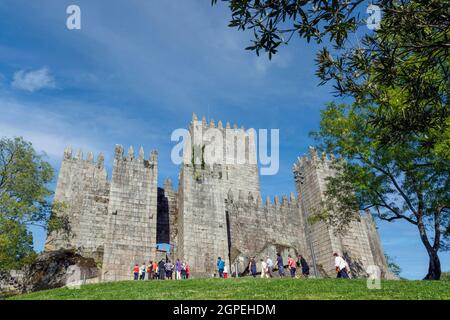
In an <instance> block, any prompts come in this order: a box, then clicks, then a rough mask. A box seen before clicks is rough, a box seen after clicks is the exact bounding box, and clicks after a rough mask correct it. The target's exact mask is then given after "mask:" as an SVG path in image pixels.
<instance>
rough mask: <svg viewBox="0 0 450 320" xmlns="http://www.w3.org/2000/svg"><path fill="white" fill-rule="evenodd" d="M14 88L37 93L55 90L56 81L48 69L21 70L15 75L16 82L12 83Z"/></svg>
mask: <svg viewBox="0 0 450 320" xmlns="http://www.w3.org/2000/svg"><path fill="white" fill-rule="evenodd" d="M11 85H12V87H13V88H16V89H20V90H25V91H29V92H35V91H38V90H41V89H45V88H54V87H55V80H54V79H53V77H52V75H51V74H50V72H49V70H48V68H46V67H43V68H41V69H37V70H32V71H28V72H27V71H25V70H19V71H17V72H16V73H14V80H13V81H12V83H11Z"/></svg>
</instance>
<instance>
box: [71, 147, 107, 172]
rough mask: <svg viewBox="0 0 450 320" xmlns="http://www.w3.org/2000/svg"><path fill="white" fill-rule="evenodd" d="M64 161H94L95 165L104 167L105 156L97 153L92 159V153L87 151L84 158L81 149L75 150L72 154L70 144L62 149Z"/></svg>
mask: <svg viewBox="0 0 450 320" xmlns="http://www.w3.org/2000/svg"><path fill="white" fill-rule="evenodd" d="M63 160H64V161H67V160H69V161H75V162H76V161H78V162H80V163H92V164H93V163H95V164H96V165H97V167H98V168H103V167H104V162H105V156H104V155H103V153H101V152H100V153H99V154H98V156H97V159H96V160H95V159H94V153H93V152H91V151H89V152H88V153H87V156H86V158H84V156H83V151H82V150H81V149H78V150H77V153H76V154H75V155H73V153H72V148H71V147H70V146H68V147H66V149H64V159H63Z"/></svg>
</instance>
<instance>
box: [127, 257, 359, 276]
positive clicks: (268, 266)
mask: <svg viewBox="0 0 450 320" xmlns="http://www.w3.org/2000/svg"><path fill="white" fill-rule="evenodd" d="M333 256H334V262H335V267H336V274H337V277H338V278H344V279H348V278H349V270H350V267H349V265H348V263H347V261H345V259H344V258H343V257H341V256H340V255H339V254H337V253H333ZM256 263H257V262H256V257H251V258H250V262H249V265H248V270H249V274H250V275H252V276H253V277H254V278H255V277H256V276H257V265H256ZM260 263H261V265H260V266H261V278H272V277H273V270H274V263H273V261H272V259H270V257H269V256H267V257H266V258H265V259H261V260H260ZM216 266H217V271H218V274H219V277H220V278H227V277H228V267H227V266H226V264H225V260H224V259H222V258H221V257H218V258H217V265H216ZM276 266H277V269H278V275H279V276H280V277H285V276H286V274H285V264H284V261H283V257H282V256H281V254H280V253H277V257H276ZM287 269H288V270H289V274H290V276H291V277H292V278H295V277H296V275H297V269H300V270H301V275H302V276H303V277H305V278H307V277H309V266H308V263H307V262H306V260H305V258H304V257H303V256H302V255H299V256H298V257H297V260H294V258H293V257H292V255H290V254H289V255H288V259H287ZM133 274H134V280H156V279H159V280H165V279H168V280H173V279H175V280H181V279H189V266H188V264H187V262H186V261H181V260H179V259H177V261H176V262H175V264H173V263H172V262H171V261H170V260H169V259H165V260H164V259H161V260H160V261H159V262H158V263H156V261H155V262H154V261H149V263H148V264H146V263H145V262H143V263H142V265H141V266H140V267H139V265H138V264H137V263H136V265H135V266H134V268H133Z"/></svg>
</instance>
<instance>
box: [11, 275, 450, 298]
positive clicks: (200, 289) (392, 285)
mask: <svg viewBox="0 0 450 320" xmlns="http://www.w3.org/2000/svg"><path fill="white" fill-rule="evenodd" d="M10 299H17V300H22V299H38V300H39V299H44V300H47V299H50V300H60V299H89V300H91V299H93V300H97V299H120V300H139V299H150V300H153V299H166V300H170V299H192V300H203V299H210V300H215V299H219V300H221V299H224V300H229V299H276V300H285V299H331V300H335V299H336V300H340V299H450V282H448V281H382V283H381V289H380V290H369V289H367V285H366V281H365V280H363V279H360V280H343V279H308V280H304V279H260V278H256V279H253V278H241V279H193V280H184V281H139V282H138V281H136V282H133V281H124V282H114V283H100V284H91V285H83V286H81V288H80V289H67V288H61V289H54V290H48V291H41V292H35V293H31V294H25V295H18V296H14V297H11V298H10Z"/></svg>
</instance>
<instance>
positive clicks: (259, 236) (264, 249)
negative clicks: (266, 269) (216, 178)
mask: <svg viewBox="0 0 450 320" xmlns="http://www.w3.org/2000/svg"><path fill="white" fill-rule="evenodd" d="M226 209H227V214H228V221H229V236H230V260H231V263H232V265H233V268H232V270H234V265H235V263H237V264H238V272H239V273H243V272H244V273H245V272H246V271H248V270H247V269H248V262H249V258H250V257H252V256H255V257H256V259H257V261H259V260H260V259H261V258H265V257H266V256H270V257H272V259H274V257H275V255H276V253H277V252H280V253H281V255H282V256H283V259H284V260H283V261H284V262H285V263H286V264H287V256H288V254H292V255H293V256H295V257H297V256H298V255H299V254H302V255H304V256H305V258H306V259H308V258H309V255H308V250H307V246H306V239H305V234H304V223H303V219H302V217H301V214H300V208H299V206H298V203H297V200H296V199H295V197H294V195H293V194H291V195H290V197H289V198H288V197H287V196H283V197H281V202H280V201H279V198H278V197H275V199H274V202H273V203H272V202H271V201H270V198H267V200H266V201H265V203H264V204H263V202H262V199H261V196H260V195H259V194H257V195H253V194H252V193H248V194H246V193H244V192H242V191H239V192H233V191H232V190H230V191H229V192H228V197H227V199H226ZM257 265H258V267H259V263H258V264H257Z"/></svg>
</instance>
